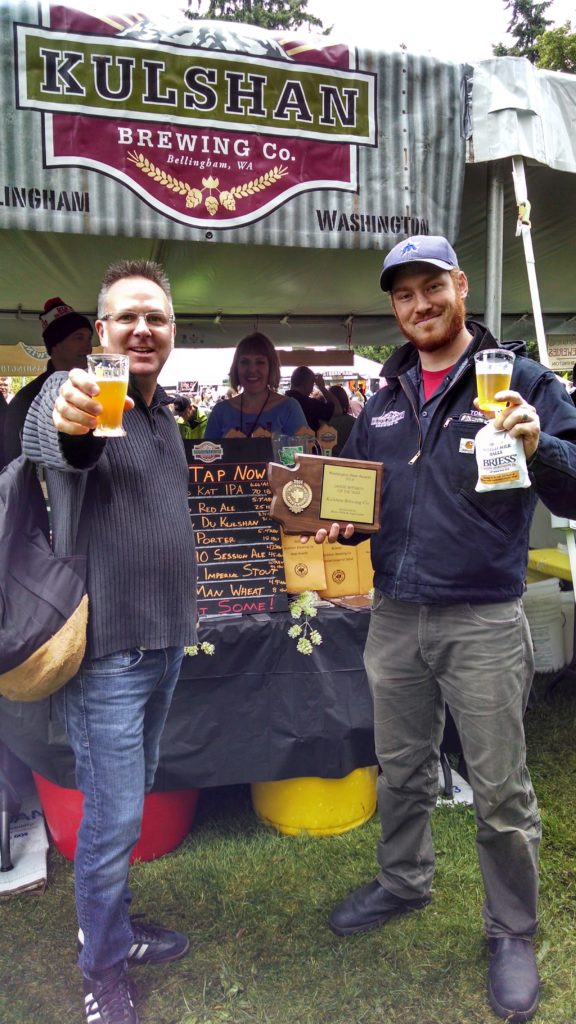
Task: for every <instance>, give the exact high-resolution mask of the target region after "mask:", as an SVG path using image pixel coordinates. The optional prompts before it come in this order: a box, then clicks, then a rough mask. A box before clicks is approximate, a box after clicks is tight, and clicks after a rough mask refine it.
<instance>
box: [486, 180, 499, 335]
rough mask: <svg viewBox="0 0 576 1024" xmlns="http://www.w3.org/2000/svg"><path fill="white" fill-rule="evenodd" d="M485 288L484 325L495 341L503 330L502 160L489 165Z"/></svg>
mask: <svg viewBox="0 0 576 1024" xmlns="http://www.w3.org/2000/svg"><path fill="white" fill-rule="evenodd" d="M486 221H487V229H486V285H485V293H484V322H485V324H486V326H487V328H488V330H489V331H491V333H492V334H493V335H494V337H495V338H499V337H500V333H501V329H502V225H503V221H504V171H503V167H502V161H501V160H495V161H493V162H492V163H489V164H488V181H487V195H486Z"/></svg>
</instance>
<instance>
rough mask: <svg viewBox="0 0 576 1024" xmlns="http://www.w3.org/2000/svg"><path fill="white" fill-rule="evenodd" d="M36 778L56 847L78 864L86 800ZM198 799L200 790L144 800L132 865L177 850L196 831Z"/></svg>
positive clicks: (148, 794)
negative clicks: (80, 833)
mask: <svg viewBox="0 0 576 1024" xmlns="http://www.w3.org/2000/svg"><path fill="white" fill-rule="evenodd" d="M33 775H34V781H35V783H36V789H37V790H38V796H39V797H40V803H41V804H42V810H43V812H44V817H45V819H46V824H47V825H48V828H49V830H50V834H51V836H52V839H53V840H54V845H55V846H56V849H57V850H59V852H60V853H61V854H62V856H63V857H66V858H67V859H68V860H74V854H75V853H76V837H77V834H78V828H79V826H80V819H81V817H82V804H83V801H84V797H83V796H82V793H80V791H79V790H77V789H65V788H64V787H63V786H57V785H56V783H55V782H50V781H49V780H48V779H45V778H44V776H43V775H38V773H37V772H33ZM198 795H199V794H198V790H197V789H176V790H173V791H172V792H170V793H147V794H146V796H145V797H144V814H143V817H142V830H141V833H140V838H139V840H138V842H137V843H136V846H135V847H134V850H133V851H132V856H131V858H130V862H131V863H132V862H133V861H135V860H155V858H156V857H162V856H164V854H165V853H170V852H171V851H172V850H175V849H176V847H177V846H179V845H180V843H181V842H182V841H183V840H184V839H185V838H186V836H187V835H188V833H189V831H190V829H191V827H192V823H193V821H194V816H195V814H196V804H197V803H198Z"/></svg>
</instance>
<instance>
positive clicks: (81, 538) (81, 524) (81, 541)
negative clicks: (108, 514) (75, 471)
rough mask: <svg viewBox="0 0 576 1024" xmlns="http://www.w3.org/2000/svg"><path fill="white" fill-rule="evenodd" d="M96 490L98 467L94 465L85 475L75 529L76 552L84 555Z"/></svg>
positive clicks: (86, 550)
mask: <svg viewBox="0 0 576 1024" xmlns="http://www.w3.org/2000/svg"><path fill="white" fill-rule="evenodd" d="M97 491H98V467H97V466H95V467H94V469H91V470H89V471H88V474H87V476H86V486H85V488H84V497H83V498H82V506H81V508H80V514H79V517H78V526H77V530H76V554H77V555H84V557H86V555H87V554H88V542H89V540H90V527H91V523H92V508H93V505H94V499H95V498H96V494H97Z"/></svg>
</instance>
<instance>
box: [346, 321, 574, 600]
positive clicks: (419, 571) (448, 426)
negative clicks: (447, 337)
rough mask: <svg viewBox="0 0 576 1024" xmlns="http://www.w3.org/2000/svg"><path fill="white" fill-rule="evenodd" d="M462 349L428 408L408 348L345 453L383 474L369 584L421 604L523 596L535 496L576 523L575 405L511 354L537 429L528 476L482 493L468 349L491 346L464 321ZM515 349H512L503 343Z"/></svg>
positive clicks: (515, 380) (547, 377)
mask: <svg viewBox="0 0 576 1024" xmlns="http://www.w3.org/2000/svg"><path fill="white" fill-rule="evenodd" d="M466 326H467V328H468V330H469V331H470V333H471V334H472V335H473V340H472V342H471V343H470V346H469V348H468V349H467V351H466V353H465V354H464V356H462V358H461V359H460V360H459V362H458V363H457V364H456V366H455V367H454V369H453V370H452V372H451V373H450V374H449V375H448V377H447V378H446V380H445V383H444V385H443V386H442V387H441V388H440V389H439V391H438V392H437V393H436V395H434V396H433V398H432V399H431V400H430V401H428V402H423V401H421V400H420V391H419V379H418V378H419V358H418V353H417V352H416V350H415V349H414V347H413V346H412V345H411V344H407V345H404V346H402V348H400V349H398V350H397V351H396V352H395V353H394V354H393V355H392V356H391V358H390V359H389V360H388V361H387V362H386V364H385V366H384V367H383V370H382V373H383V375H384V376H385V377H386V381H387V385H386V387H383V388H382V389H381V390H380V391H379V392H378V393H377V394H375V395H374V396H373V397H372V398H371V399H370V400H369V402H368V403H367V405H366V407H365V409H364V410H363V411H362V413H361V414H360V416H359V418H358V420H357V421H356V425H355V427H354V429H353V431H352V434H351V436H350V438H349V440H348V441H347V443H346V445H345V446H344V449H343V451H342V453H341V454H342V457H343V458H353V459H370V460H374V461H377V462H382V463H383V467H384V473H383V483H382V502H381V528H380V530H379V531H378V532H377V533H376V534H374V535H373V536H372V563H373V566H374V570H375V579H374V582H375V586H376V587H377V588H378V589H379V590H382V591H383V593H385V594H386V595H388V596H389V597H392V598H395V599H397V600H400V601H411V602H416V603H421V604H452V603H456V602H461V601H470V602H497V601H507V600H510V599H512V598H515V597H518V596H520V595H521V594H522V592H523V590H524V581H525V575H526V564H527V557H528V535H529V529H530V522H531V519H532V515H533V512H534V506H535V504H536V499H537V497H539V498H540V499H541V500H542V501H543V502H544V504H545V505H546V506H547V507H548V508H549V509H550V511H551V512H554V513H555V514H556V515H559V516H566V517H569V518H576V408H575V407H574V404H573V402H572V401H571V398H570V396H569V395H568V393H567V392H566V389H565V388H564V387H563V385H562V384H561V383H560V382H559V381H558V380H557V379H556V377H555V375H554V374H553V373H552V372H551V371H550V370H547V369H546V368H545V367H544V366H542V365H541V364H540V363H537V362H535V361H534V360H532V359H528V358H526V357H525V356H522V355H517V356H516V359H515V361H514V371H513V376H512V384H511V387H512V388H513V389H514V390H515V391H518V392H519V393H520V394H521V395H522V397H523V398H525V399H526V401H527V402H528V403H529V404H530V405H533V406H534V407H535V408H536V410H537V412H538V415H539V417H540V421H541V428H542V434H541V436H540V444H539V447H538V450H537V452H536V454H535V455H534V457H533V458H532V459H531V460H530V463H529V471H530V479H531V482H532V486H531V487H529V488H525V489H516V490H509V491H500V492H497V491H491V492H483V493H479V492H477V491H476V490H475V485H476V481H477V479H478V468H477V463H476V458H475V455H474V450H473V444H471V443H470V442H471V441H472V440H473V438H474V436H475V434H476V433H477V431H478V430H479V429H480V427H482V426H483V420H482V419H480V418H479V417H478V414H477V413H475V410H474V406H473V400H474V398H475V397H476V393H477V392H476V381H475V372H474V353H475V352H476V351H477V350H478V349H479V348H495V347H498V346H499V342H497V341H496V340H495V339H494V338H493V337H492V335H491V334H490V332H489V331H488V330H487V328H486V327H484V326H483V325H482V324H478V323H475V322H474V321H468V322H467V324H466ZM514 346H516V347H519V348H521V349H522V350H523V349H524V346H523V345H520V346H519V345H518V343H511V344H510V345H505V346H504V347H514Z"/></svg>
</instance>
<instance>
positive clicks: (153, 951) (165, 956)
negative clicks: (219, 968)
mask: <svg viewBox="0 0 576 1024" xmlns="http://www.w3.org/2000/svg"><path fill="white" fill-rule="evenodd" d="M130 924H131V925H132V934H133V941H132V945H131V946H130V950H129V952H128V956H127V957H126V959H127V961H128V963H129V964H167V963H170V962H171V961H173V960H181V959H182V957H183V956H186V953H187V952H188V950H189V949H190V940H189V939H188V938H187V936H186V935H182V932H175V931H172V929H171V928H162V926H161V925H159V924H152V922H151V921H144V920H142V917H141V915H140V914H135V915H134V917H131V918H130ZM83 944H84V936H83V934H82V931H79V932H78V952H79V953H80V952H81V951H82V946H83Z"/></svg>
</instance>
